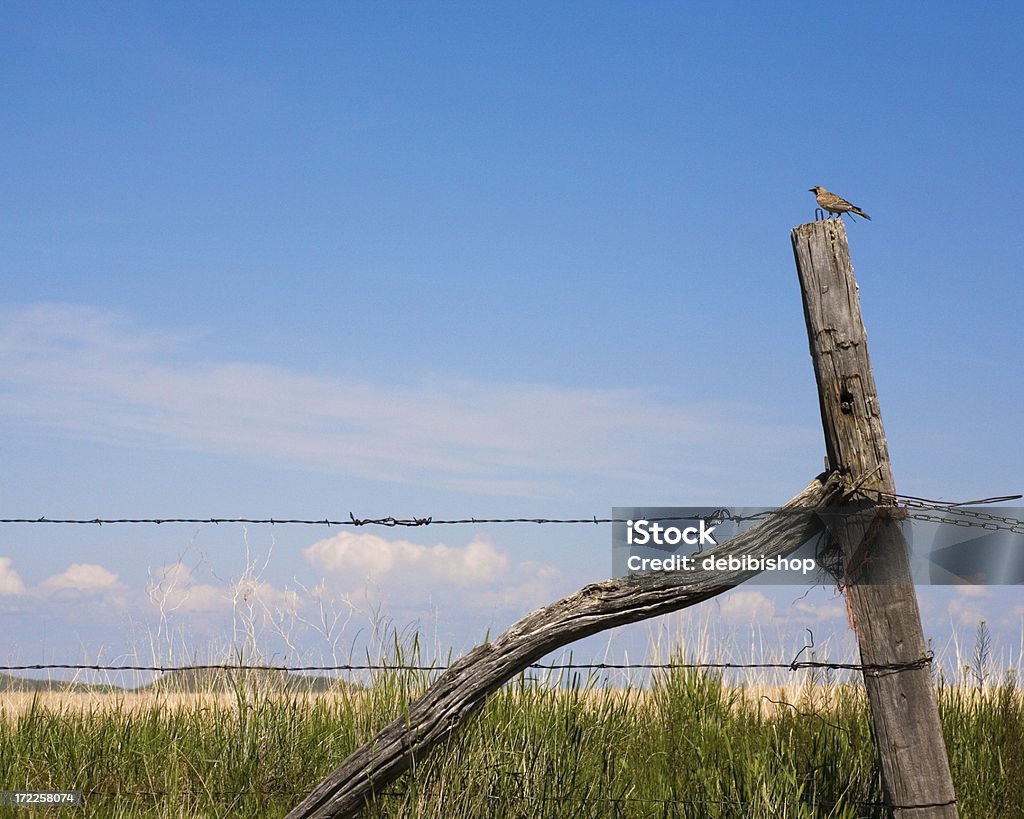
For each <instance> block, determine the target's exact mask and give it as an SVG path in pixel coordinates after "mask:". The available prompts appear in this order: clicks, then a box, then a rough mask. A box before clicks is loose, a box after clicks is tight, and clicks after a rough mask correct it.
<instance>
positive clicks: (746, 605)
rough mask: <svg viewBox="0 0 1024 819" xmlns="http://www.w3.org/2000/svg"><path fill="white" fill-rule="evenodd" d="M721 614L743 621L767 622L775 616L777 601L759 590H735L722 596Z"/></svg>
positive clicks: (736, 620)
mask: <svg viewBox="0 0 1024 819" xmlns="http://www.w3.org/2000/svg"><path fill="white" fill-rule="evenodd" d="M720 611H721V615H722V617H724V618H725V619H727V620H731V621H733V622H742V623H747V622H750V623H767V622H769V621H770V620H772V619H773V618H774V617H775V601H774V600H771V599H770V598H768V597H767V596H765V595H764V594H763V593H761V592H759V591H733V592H729V593H728V594H726V595H725V596H724V597H723V598H722V604H721V609H720Z"/></svg>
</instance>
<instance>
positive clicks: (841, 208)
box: [807, 185, 871, 219]
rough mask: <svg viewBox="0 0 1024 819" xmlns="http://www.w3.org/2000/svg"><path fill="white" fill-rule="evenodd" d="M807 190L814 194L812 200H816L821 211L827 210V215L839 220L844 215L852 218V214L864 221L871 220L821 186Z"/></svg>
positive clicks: (862, 212) (854, 206)
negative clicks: (834, 216) (847, 214)
mask: <svg viewBox="0 0 1024 819" xmlns="http://www.w3.org/2000/svg"><path fill="white" fill-rule="evenodd" d="M807 190H809V191H810V192H811V193H813V194H814V198H815V199H817V200H818V205H820V206H821V208H822V209H823V210H827V211H828V212H829V213H832V214H834V215H836V216H838V217H839V218H840V219H842V218H843V214H844V213H849V214H850V218H851V219H852V218H853V214H857V215H858V216H861V217H863V218H864V219H870V218H871V217H870V216H868V215H867V214H866V213H865V212H864V211H862V210H861V209H860V208H858V207H857V206H856V205H851V204H850V203H849V202H847V201H846V200H845V199H843V197H841V196H836V195H835V194H834V193H832V192H831V191H827V190H825V189H824V188H823V187H821V185H815V186H814V187H813V188H808V189H807ZM829 218H831V217H829Z"/></svg>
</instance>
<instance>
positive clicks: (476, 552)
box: [303, 532, 558, 611]
mask: <svg viewBox="0 0 1024 819" xmlns="http://www.w3.org/2000/svg"><path fill="white" fill-rule="evenodd" d="M303 556H304V557H305V558H306V561H307V562H308V563H309V564H310V565H311V566H313V567H314V568H316V569H319V570H320V571H322V572H324V573H325V574H326V575H327V576H329V578H330V583H329V585H330V586H331V588H333V589H335V590H336V591H338V592H341V593H346V594H351V593H358V592H360V591H361V590H362V589H364V588H366V587H367V586H370V587H372V588H373V589H374V590H377V591H380V592H382V593H385V594H388V593H390V594H394V595H401V597H402V599H403V601H404V602H406V603H418V602H425V601H427V600H431V599H435V598H436V597H437V596H439V595H443V594H458V595H460V596H459V598H458V600H459V602H460V603H464V604H469V605H472V606H475V607H503V608H504V607H514V608H517V609H521V610H524V611H525V610H526V609H529V608H532V607H535V606H536V605H540V604H541V603H544V602H548V601H549V596H550V594H551V591H552V584H553V582H554V581H555V579H556V577H557V575H558V572H557V570H556V569H555V568H554V567H552V566H548V565H544V564H540V563H535V562H532V561H524V562H521V563H518V564H515V563H513V562H512V561H510V560H509V559H508V557H507V556H506V555H505V554H504V553H502V552H500V551H499V550H498V549H497V548H495V546H494V545H493V544H492V543H491V542H490V541H488V540H486V539H483V538H480V537H478V538H476V539H475V540H473V541H471V542H470V543H468V544H466V545H465V546H447V545H445V544H441V543H439V544H435V545H433V546H425V545H422V544H419V543H413V542H411V541H408V540H386V539H385V538H382V537H380V536H378V535H372V534H357V533H354V532H340V533H339V534H337V535H334V536H333V537H330V538H326V539H324V540H320V541H317V542H316V543H314V544H313V545H312V546H309V547H308V548H306V549H304V550H303Z"/></svg>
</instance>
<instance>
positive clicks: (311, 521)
mask: <svg viewBox="0 0 1024 819" xmlns="http://www.w3.org/2000/svg"><path fill="white" fill-rule="evenodd" d="M874 494H876V495H877V497H878V498H879V500H880V501H882V502H886V503H892V504H895V505H898V506H902V507H905V508H918V509H931V510H942V511H945V512H948V513H953V514H956V515H962V516H966V517H972V518H974V519H977V520H979V521H984V522H983V523H978V524H977V525H978V526H981V527H982V528H1008V526H1009V527H1015V528H1014V531H1018V530H1019V531H1020V532H1022V533H1024V520H1021V519H1018V518H1011V517H1006V516H1001V515H989V514H987V513H985V512H979V511H976V510H971V509H965V508H964V507H967V506H980V505H985V504H994V503H1006V502H1009V501H1014V500H1019V499H1021V498H1022V497H1024V495H1001V496H998V497H991V498H981V499H978V500H970V501H958V502H954V501H938V500H928V499H927V498H918V497H915V496H913V495H900V494H889V493H881V492H877V493H874ZM808 511H810V510H808V509H804V508H789V509H786V508H779V509H769V510H765V511H762V512H757V513H755V514H752V515H735V514H732V513H731V512H730V511H729V510H728V509H726V508H719V509H715V510H714V513H713V515H712V516H713V517H715V518H718V519H721V520H731V521H736V522H746V521H752V520H762V519H764V518H766V517H770V516H772V515H786V514H794V515H799V514H806V513H807V512H808ZM692 519H693V518H692V516H666V517H657V518H648V520H649V521H651V522H659V523H668V522H672V521H689V520H692ZM926 519H928V520H932V518H926ZM936 520H937V522H950V521H946V520H938V519H936ZM628 522H629V520H628V519H627V518H612V517H601V518H599V517H597V516H596V515H593V516H591V517H585V518H581V517H576V518H548V517H509V518H478V517H461V518H435V517H433V516H428V517H405V518H401V517H394V516H391V515H388V516H385V517H380V518H359V517H356V516H355V515H354V514H352V513H351V512H350V513H349V516H348V517H347V518H330V517H326V518H274V517H264V518H258V517H234V518H232V517H208V518H200V517H165V518H143V517H136V518H102V517H94V518H51V517H47V516H45V515H42V516H40V517H9V518H0V524H58V525H86V526H110V525H121V524H152V525H163V524H195V525H220V524H245V525H254V526H255V525H267V526H327V527H331V526H384V527H420V526H459V525H483V524H487V525H491V524H512V523H532V524H538V525H544V524H563V525H578V524H592V525H602V524H609V523H612V524H615V523H628ZM986 523H989V524H995V525H986ZM1000 524H1001V525H1000ZM955 525H961V526H962V525H970V524H966V523H956V524H955Z"/></svg>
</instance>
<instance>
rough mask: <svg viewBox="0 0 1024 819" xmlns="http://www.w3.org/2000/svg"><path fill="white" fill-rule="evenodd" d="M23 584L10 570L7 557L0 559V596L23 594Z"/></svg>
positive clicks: (14, 572) (9, 560)
mask: <svg viewBox="0 0 1024 819" xmlns="http://www.w3.org/2000/svg"><path fill="white" fill-rule="evenodd" d="M24 593H25V584H24V583H23V582H22V580H21V577H20V576H19V575H18V573H17V572H16V571H14V569H13V568H11V559H10V558H9V557H0V594H24Z"/></svg>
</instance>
